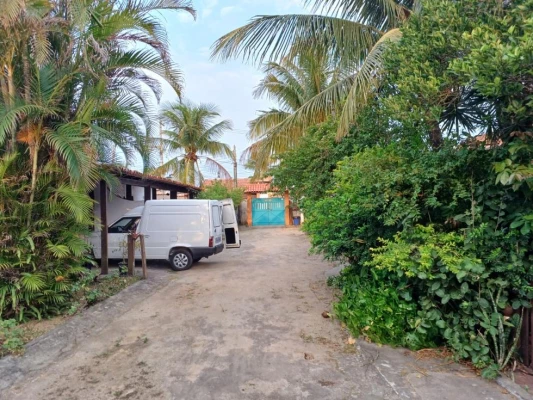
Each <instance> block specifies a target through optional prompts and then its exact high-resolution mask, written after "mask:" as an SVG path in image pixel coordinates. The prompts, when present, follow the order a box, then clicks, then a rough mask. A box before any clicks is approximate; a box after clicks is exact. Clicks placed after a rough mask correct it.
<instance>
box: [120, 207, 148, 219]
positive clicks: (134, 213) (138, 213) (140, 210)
mask: <svg viewBox="0 0 533 400" xmlns="http://www.w3.org/2000/svg"><path fill="white" fill-rule="evenodd" d="M143 210H144V206H140V207H135V208H132V209H131V210H129V211H128V212H127V213H126V214H124V217H140V216H141V215H142V213H143Z"/></svg>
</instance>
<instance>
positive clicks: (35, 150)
mask: <svg viewBox="0 0 533 400" xmlns="http://www.w3.org/2000/svg"><path fill="white" fill-rule="evenodd" d="M30 159H31V163H32V165H31V188H30V203H29V214H28V228H29V227H30V225H31V220H32V212H33V202H34V201H35V189H36V187H37V169H38V167H39V143H38V142H37V141H35V143H33V144H32V145H30Z"/></svg>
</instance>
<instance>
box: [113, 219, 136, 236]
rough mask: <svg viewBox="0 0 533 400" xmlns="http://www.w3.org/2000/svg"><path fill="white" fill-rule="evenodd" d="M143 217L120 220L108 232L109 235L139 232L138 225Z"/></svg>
mask: <svg viewBox="0 0 533 400" xmlns="http://www.w3.org/2000/svg"><path fill="white" fill-rule="evenodd" d="M140 219H141V217H124V218H121V219H119V220H118V221H117V222H115V223H114V224H113V225H111V226H110V227H109V228H108V230H107V232H108V233H126V232H135V231H136V230H137V225H138V224H139V221H140Z"/></svg>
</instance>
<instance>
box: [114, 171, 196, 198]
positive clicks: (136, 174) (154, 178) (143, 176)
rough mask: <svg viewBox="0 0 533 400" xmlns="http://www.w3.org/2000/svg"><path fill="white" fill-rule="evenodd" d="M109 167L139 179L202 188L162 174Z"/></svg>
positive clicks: (117, 173) (122, 174)
mask: <svg viewBox="0 0 533 400" xmlns="http://www.w3.org/2000/svg"><path fill="white" fill-rule="evenodd" d="M109 169H110V170H111V171H112V172H114V173H115V174H116V175H118V176H124V177H131V178H137V179H141V180H144V181H151V182H160V183H166V184H169V185H174V186H180V187H182V188H187V189H191V190H194V191H198V192H199V191H201V190H202V189H201V188H199V187H197V186H193V185H189V184H187V183H181V182H178V181H175V180H174V179H170V178H162V177H160V176H155V175H149V174H143V173H142V172H139V171H134V170H132V169H127V168H124V167H116V166H111V167H110V168H109Z"/></svg>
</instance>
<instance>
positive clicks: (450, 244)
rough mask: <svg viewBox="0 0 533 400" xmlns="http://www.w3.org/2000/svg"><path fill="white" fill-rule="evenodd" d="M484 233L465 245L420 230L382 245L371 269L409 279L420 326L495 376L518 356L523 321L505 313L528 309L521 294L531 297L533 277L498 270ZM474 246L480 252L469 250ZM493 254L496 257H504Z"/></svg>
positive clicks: (450, 235) (456, 237) (448, 235)
mask: <svg viewBox="0 0 533 400" xmlns="http://www.w3.org/2000/svg"><path fill="white" fill-rule="evenodd" d="M480 230H485V227H481V228H480ZM480 230H477V232H473V233H471V234H468V233H467V237H468V236H470V237H469V238H468V239H466V238H465V235H464V234H459V233H456V232H438V231H436V230H435V228H434V227H433V226H426V227H424V226H416V227H415V228H413V229H412V230H406V231H403V232H401V233H398V234H397V235H395V238H394V240H383V246H381V247H379V248H377V249H373V258H372V260H371V261H369V262H367V263H366V265H367V266H368V267H371V268H375V269H377V270H380V271H387V272H388V273H390V274H392V275H395V276H397V279H404V280H405V281H404V284H405V285H408V286H409V287H410V288H411V291H412V295H413V299H414V300H415V301H416V303H417V304H418V307H419V309H420V311H419V312H418V317H419V318H420V321H422V322H421V323H424V324H425V326H431V327H437V328H439V329H440V334H441V336H442V337H443V338H444V339H445V340H446V342H447V343H448V345H449V346H450V347H451V348H452V349H453V350H454V351H455V354H456V356H457V357H459V358H464V359H470V360H472V362H473V363H474V365H475V366H476V367H479V368H487V367H489V369H488V370H487V371H489V372H490V371H493V370H494V368H493V367H492V364H493V362H494V361H496V365H497V367H498V368H496V370H497V369H502V368H504V367H505V366H506V365H507V363H508V362H509V360H510V357H511V356H512V355H514V354H513V353H514V351H515V350H516V344H517V338H518V335H519V332H520V327H521V317H520V316H519V315H518V314H515V315H514V316H513V318H510V319H508V320H506V319H505V318H504V316H503V310H504V309H505V308H506V307H509V306H512V307H513V308H514V309H518V308H520V307H528V306H529V302H528V301H527V300H526V299H524V297H523V296H521V295H520V292H521V289H525V290H526V291H529V284H528V280H529V279H531V275H530V272H529V268H527V271H525V270H524V269H523V268H517V270H516V271H513V272H510V271H505V272H504V271H502V270H501V268H500V266H501V265H500V264H499V263H498V264H494V263H493V259H492V260H491V253H489V249H488V248H487V247H486V243H484V242H483V240H482V239H480V237H481V236H482V235H480ZM484 234H485V235H490V232H486V231H485V232H484ZM473 241H475V242H476V244H477V245H476V246H475V248H474V247H473V246H467V245H466V242H473ZM494 250H496V249H493V252H492V254H493V255H494V254H496V253H501V252H503V251H505V250H504V249H502V248H501V247H500V248H499V249H497V251H494ZM515 250H516V248H515V249H512V250H511V252H514V251H515ZM513 283H514V284H516V283H519V284H520V285H523V287H520V286H519V287H513ZM529 297H531V296H529ZM526 298H527V297H526Z"/></svg>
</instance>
